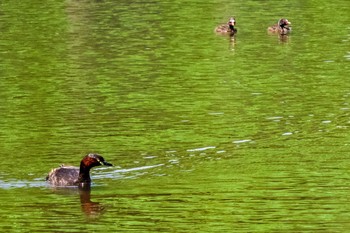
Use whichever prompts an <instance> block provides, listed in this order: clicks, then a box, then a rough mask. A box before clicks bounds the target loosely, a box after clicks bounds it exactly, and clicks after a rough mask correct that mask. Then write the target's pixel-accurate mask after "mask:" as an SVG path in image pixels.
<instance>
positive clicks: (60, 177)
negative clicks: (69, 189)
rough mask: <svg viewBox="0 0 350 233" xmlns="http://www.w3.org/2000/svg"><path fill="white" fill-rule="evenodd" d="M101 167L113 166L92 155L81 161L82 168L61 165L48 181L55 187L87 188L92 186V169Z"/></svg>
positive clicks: (97, 155)
mask: <svg viewBox="0 0 350 233" xmlns="http://www.w3.org/2000/svg"><path fill="white" fill-rule="evenodd" d="M100 165H105V166H113V165H112V164H111V163H108V162H107V161H105V159H104V158H103V157H102V156H101V155H99V154H93V153H90V154H88V155H86V156H85V157H84V158H83V159H82V160H81V162H80V168H79V167H73V166H64V165H61V166H60V167H58V168H54V169H52V170H51V172H50V173H49V174H48V175H47V177H46V181H47V182H48V183H49V184H51V185H53V186H80V187H82V186H87V185H90V184H91V178H90V169H91V168H93V167H96V166H100Z"/></svg>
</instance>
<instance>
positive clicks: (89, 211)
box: [79, 185, 106, 218]
mask: <svg viewBox="0 0 350 233" xmlns="http://www.w3.org/2000/svg"><path fill="white" fill-rule="evenodd" d="M79 196H80V204H81V209H82V211H83V212H84V213H85V215H86V216H88V217H91V218H97V217H99V216H100V215H102V214H103V213H104V212H105V211H106V207H105V206H104V205H102V204H100V203H99V202H93V201H91V186H90V185H88V186H84V187H79Z"/></svg>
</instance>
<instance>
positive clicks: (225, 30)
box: [215, 17, 237, 36]
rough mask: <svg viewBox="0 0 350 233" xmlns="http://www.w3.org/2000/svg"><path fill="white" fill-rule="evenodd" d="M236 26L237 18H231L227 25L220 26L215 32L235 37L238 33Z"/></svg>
mask: <svg viewBox="0 0 350 233" xmlns="http://www.w3.org/2000/svg"><path fill="white" fill-rule="evenodd" d="M235 26H236V19H235V17H231V18H230V19H229V21H228V22H227V23H224V24H220V25H218V26H217V27H216V28H215V32H216V33H219V34H226V35H230V36H233V35H234V34H236V33H237V29H236V28H235Z"/></svg>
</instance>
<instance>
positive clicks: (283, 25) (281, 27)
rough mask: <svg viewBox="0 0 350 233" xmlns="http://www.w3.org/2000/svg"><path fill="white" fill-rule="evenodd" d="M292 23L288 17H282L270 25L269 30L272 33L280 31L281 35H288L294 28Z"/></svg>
mask: <svg viewBox="0 0 350 233" xmlns="http://www.w3.org/2000/svg"><path fill="white" fill-rule="evenodd" d="M290 25H291V22H289V21H288V19H285V18H282V19H280V20H278V22H277V24H274V25H272V26H270V27H268V28H267V31H268V32H271V33H279V34H281V35H286V34H287V33H289V32H290V31H291V30H292V27H291V26H290Z"/></svg>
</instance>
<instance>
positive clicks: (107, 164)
mask: <svg viewBox="0 0 350 233" xmlns="http://www.w3.org/2000/svg"><path fill="white" fill-rule="evenodd" d="M100 163H101V165H105V166H113V164H111V163H108V162H106V161H103V162H100Z"/></svg>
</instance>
